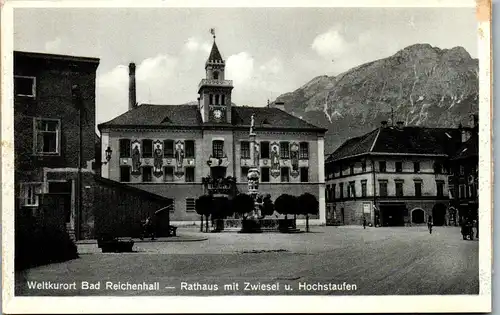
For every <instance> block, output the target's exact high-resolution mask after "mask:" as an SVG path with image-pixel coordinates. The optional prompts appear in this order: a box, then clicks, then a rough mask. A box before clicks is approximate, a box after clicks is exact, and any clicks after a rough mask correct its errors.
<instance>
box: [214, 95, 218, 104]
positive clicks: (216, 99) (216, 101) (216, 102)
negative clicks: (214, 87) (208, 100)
mask: <svg viewBox="0 0 500 315" xmlns="http://www.w3.org/2000/svg"><path fill="white" fill-rule="evenodd" d="M215 105H219V94H215Z"/></svg>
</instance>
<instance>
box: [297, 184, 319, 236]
mask: <svg viewBox="0 0 500 315" xmlns="http://www.w3.org/2000/svg"><path fill="white" fill-rule="evenodd" d="M297 203H298V205H299V208H298V210H299V213H300V214H304V215H305V216H306V232H309V215H310V214H318V212H319V202H318V199H316V197H315V196H314V195H312V194H310V193H304V194H302V195H300V196H299V198H298V202H297Z"/></svg>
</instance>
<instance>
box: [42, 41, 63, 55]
mask: <svg viewBox="0 0 500 315" xmlns="http://www.w3.org/2000/svg"><path fill="white" fill-rule="evenodd" d="M45 51H47V52H48V53H59V52H61V38H60V37H57V38H55V39H54V40H51V41H48V42H46V43H45Z"/></svg>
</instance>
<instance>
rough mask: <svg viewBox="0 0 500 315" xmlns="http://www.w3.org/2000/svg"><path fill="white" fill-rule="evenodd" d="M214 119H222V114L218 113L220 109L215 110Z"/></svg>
mask: <svg viewBox="0 0 500 315" xmlns="http://www.w3.org/2000/svg"><path fill="white" fill-rule="evenodd" d="M214 117H215V118H216V119H221V117H222V112H221V111H220V109H216V110H214Z"/></svg>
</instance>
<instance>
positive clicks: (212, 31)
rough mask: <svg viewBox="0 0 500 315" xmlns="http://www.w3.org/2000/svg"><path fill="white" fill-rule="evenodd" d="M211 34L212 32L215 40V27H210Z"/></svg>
mask: <svg viewBox="0 0 500 315" xmlns="http://www.w3.org/2000/svg"><path fill="white" fill-rule="evenodd" d="M210 34H212V35H213V36H214V40H215V28H211V29H210Z"/></svg>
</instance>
